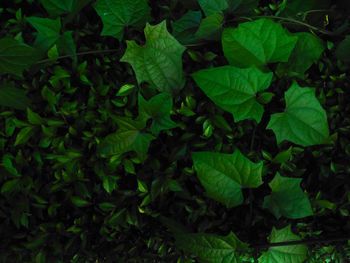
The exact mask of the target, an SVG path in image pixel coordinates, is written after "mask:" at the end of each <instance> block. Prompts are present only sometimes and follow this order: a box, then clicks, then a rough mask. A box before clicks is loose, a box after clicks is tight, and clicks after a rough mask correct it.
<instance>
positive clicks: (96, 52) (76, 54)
mask: <svg viewBox="0 0 350 263" xmlns="http://www.w3.org/2000/svg"><path fill="white" fill-rule="evenodd" d="M117 51H120V49H105V50H90V51H84V52H78V53H75V54H70V55H65V56H59V57H57V58H47V59H43V60H39V61H37V62H36V63H35V64H41V63H46V62H51V61H55V60H58V59H63V58H71V57H75V56H82V55H89V54H100V53H109V52H117Z"/></svg>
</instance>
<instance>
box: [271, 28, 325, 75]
mask: <svg viewBox="0 0 350 263" xmlns="http://www.w3.org/2000/svg"><path fill="white" fill-rule="evenodd" d="M294 36H297V37H298V42H297V44H296V45H295V47H294V49H293V52H292V54H291V55H290V57H289V60H288V62H286V63H280V64H279V65H278V67H277V70H276V73H277V75H279V76H282V75H284V74H287V75H291V76H293V75H298V74H304V72H305V71H306V70H308V69H309V68H310V67H311V65H312V64H313V63H314V62H315V61H317V60H318V59H319V58H320V56H321V54H322V52H323V50H324V46H323V42H322V40H321V39H319V38H318V37H316V36H314V35H312V34H310V33H306V32H301V33H296V34H294Z"/></svg>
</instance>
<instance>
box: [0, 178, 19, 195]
mask: <svg viewBox="0 0 350 263" xmlns="http://www.w3.org/2000/svg"><path fill="white" fill-rule="evenodd" d="M19 189H20V185H19V179H12V180H9V181H7V182H5V183H4V184H3V185H2V186H1V190H0V192H1V193H2V194H9V193H11V192H13V191H16V190H19Z"/></svg>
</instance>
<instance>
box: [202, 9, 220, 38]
mask: <svg viewBox="0 0 350 263" xmlns="http://www.w3.org/2000/svg"><path fill="white" fill-rule="evenodd" d="M223 20H224V15H223V14H222V13H216V14H212V15H210V16H207V17H206V18H204V19H203V20H202V21H201V24H200V26H199V28H198V31H197V32H196V33H195V37H196V38H198V39H208V40H220V38H221V32H222V22H223Z"/></svg>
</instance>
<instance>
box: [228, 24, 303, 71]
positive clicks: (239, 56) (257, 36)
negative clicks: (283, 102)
mask: <svg viewBox="0 0 350 263" xmlns="http://www.w3.org/2000/svg"><path fill="white" fill-rule="evenodd" d="M297 39H298V38H297V37H296V36H290V35H288V34H287V32H286V31H285V29H283V27H282V26H281V25H280V24H279V23H277V22H274V21H272V20H270V19H265V18H262V19H259V20H255V21H253V22H246V23H241V24H239V26H238V27H237V28H225V29H224V32H223V33H222V48H223V51H224V55H225V57H226V58H227V60H228V61H229V63H230V64H231V65H233V66H237V67H251V66H262V65H264V64H266V63H275V62H287V61H288V58H289V56H290V54H291V52H292V50H293V48H294V46H295V44H296V42H297Z"/></svg>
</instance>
